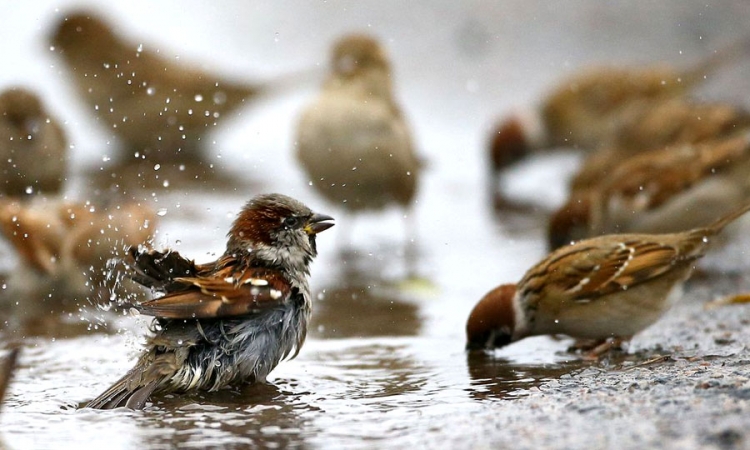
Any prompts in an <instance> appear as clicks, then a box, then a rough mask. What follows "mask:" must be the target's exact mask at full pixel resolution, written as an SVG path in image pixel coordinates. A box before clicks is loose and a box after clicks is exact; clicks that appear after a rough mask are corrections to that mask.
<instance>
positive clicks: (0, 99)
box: [0, 87, 44, 138]
mask: <svg viewBox="0 0 750 450" xmlns="http://www.w3.org/2000/svg"><path fill="white" fill-rule="evenodd" d="M0 114H2V120H4V121H6V122H7V123H8V124H10V125H11V126H13V127H15V128H16V129H18V130H19V132H20V134H21V135H23V137H24V138H26V137H27V136H29V135H32V134H34V131H35V129H36V128H37V126H38V125H39V123H40V122H41V121H42V120H43V119H44V108H43V107H42V103H41V102H40V101H39V97H37V96H36V95H35V94H34V93H33V92H31V91H29V90H27V89H24V88H20V87H15V88H11V89H8V90H6V91H4V92H3V93H2V94H0Z"/></svg>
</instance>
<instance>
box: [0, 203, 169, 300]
mask: <svg viewBox="0 0 750 450" xmlns="http://www.w3.org/2000/svg"><path fill="white" fill-rule="evenodd" d="M156 218H157V216H156V212H155V211H154V209H153V208H151V207H150V206H148V205H146V204H143V203H137V202H130V201H127V202H121V203H117V204H115V203H114V202H113V203H112V204H110V205H97V204H95V203H91V202H73V201H68V200H62V199H46V198H42V197H39V198H37V199H35V200H34V201H33V202H29V203H26V202H19V201H16V200H9V199H0V233H1V234H2V236H3V237H4V238H5V239H6V240H7V241H8V242H9V243H10V244H11V246H12V248H13V249H14V251H15V252H16V253H17V254H18V256H19V259H20V262H21V264H20V266H19V268H18V270H17V271H16V273H15V274H14V275H15V277H12V278H11V279H10V280H9V281H8V286H9V288H10V289H12V290H18V291H23V290H29V289H36V288H39V287H40V286H45V287H47V288H49V287H50V286H54V289H53V290H55V291H59V292H58V293H60V294H62V295H63V296H64V295H68V294H85V295H87V296H90V294H91V292H92V291H96V290H97V289H98V288H99V287H102V284H103V283H104V281H105V280H106V278H107V275H108V267H107V263H108V261H109V260H110V259H111V258H113V257H115V256H116V255H117V254H118V253H120V254H121V253H122V250H123V248H124V247H131V246H138V245H141V244H144V243H146V242H148V241H149V240H150V239H151V238H152V236H153V233H154V232H155V226H156V222H157V220H156Z"/></svg>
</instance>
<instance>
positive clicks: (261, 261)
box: [87, 194, 333, 409]
mask: <svg viewBox="0 0 750 450" xmlns="http://www.w3.org/2000/svg"><path fill="white" fill-rule="evenodd" d="M330 220H333V218H331V217H329V216H326V215H322V214H314V213H313V212H312V211H311V210H310V209H309V208H308V207H307V206H305V205H303V204H302V203H300V202H298V201H296V200H294V199H292V198H289V197H287V196H284V195H279V194H268V195H259V196H257V197H255V198H253V199H252V200H251V201H250V202H248V203H247V205H245V207H244V208H243V209H242V211H241V212H240V214H239V215H238V216H237V219H236V220H235V221H234V224H233V225H232V228H231V229H230V231H229V233H228V235H227V236H228V241H227V248H226V251H225V252H224V254H223V255H222V256H221V257H220V258H219V259H218V260H216V261H214V262H210V263H207V264H195V263H194V262H193V261H191V260H188V259H185V258H183V257H182V256H180V255H179V254H178V253H176V252H172V251H167V252H158V251H154V250H151V251H142V250H137V249H132V250H131V255H132V261H131V268H132V271H133V273H132V279H133V280H134V281H136V282H138V283H140V284H142V285H143V286H145V287H148V288H151V289H153V290H155V291H157V292H161V293H163V294H164V295H163V296H162V297H159V298H156V299H154V300H150V301H147V302H143V303H140V304H137V305H135V306H134V307H135V308H136V309H137V310H138V311H140V312H141V314H146V315H149V316H154V317H155V329H156V332H155V335H154V336H152V337H151V338H149V340H148V343H147V344H146V351H145V353H143V354H142V355H141V357H140V358H139V359H138V362H137V363H136V365H135V367H133V369H131V370H130V371H129V372H128V373H127V374H125V376H124V377H123V378H121V379H120V380H119V381H117V382H116V383H115V384H114V385H113V386H112V387H111V388H109V389H107V390H106V391H105V392H104V393H103V394H101V395H100V396H99V397H97V398H96V399H94V400H92V401H91V402H89V404H88V405H87V406H88V407H90V408H98V409H112V408H117V407H120V406H125V407H128V408H132V409H141V408H143V406H144V405H145V403H146V401H147V400H148V399H149V397H150V396H151V394H152V393H154V392H163V393H168V392H183V393H184V392H192V391H197V390H204V391H216V390H219V389H221V388H223V387H226V386H229V385H231V384H235V383H264V382H265V380H266V377H267V376H268V374H269V373H270V372H271V371H272V370H273V369H274V368H275V367H276V365H277V364H278V363H279V362H280V361H281V360H282V359H284V358H286V357H288V356H289V355H292V358H293V357H294V356H296V355H297V353H298V352H299V351H300V348H301V347H302V344H303V342H304V341H305V336H306V334H307V324H308V322H309V320H310V311H311V306H312V299H311V297H310V289H309V286H308V276H309V273H310V263H311V262H312V259H313V258H314V257H315V256H316V255H317V246H316V240H315V237H316V235H317V234H318V233H320V232H322V231H324V230H327V229H328V228H330V227H331V226H333V223H331V222H329V221H330Z"/></svg>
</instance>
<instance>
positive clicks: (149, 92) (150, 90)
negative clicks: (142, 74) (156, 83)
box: [146, 86, 156, 95]
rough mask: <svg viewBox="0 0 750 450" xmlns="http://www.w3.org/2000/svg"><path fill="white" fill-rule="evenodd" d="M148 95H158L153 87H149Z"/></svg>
mask: <svg viewBox="0 0 750 450" xmlns="http://www.w3.org/2000/svg"><path fill="white" fill-rule="evenodd" d="M146 94H148V95H154V94H156V88H155V87H153V86H152V87H149V88H148V89H146Z"/></svg>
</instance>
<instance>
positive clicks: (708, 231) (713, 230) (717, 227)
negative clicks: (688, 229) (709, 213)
mask: <svg viewBox="0 0 750 450" xmlns="http://www.w3.org/2000/svg"><path fill="white" fill-rule="evenodd" d="M748 211H750V203H748V204H746V205H743V206H741V207H739V208H737V209H735V210H734V211H732V212H730V213H727V214H726V215H724V216H722V217H720V218H719V219H717V220H716V222H714V223H712V224H711V225H709V226H707V227H706V228H704V229H702V230H698V231H699V232H702V233H703V234H705V235H707V236H713V235H715V234H718V233H720V232H721V230H723V229H724V228H725V227H726V226H727V225H729V224H730V223H732V222H734V221H735V220H737V219H738V218H739V217H740V216H743V215H744V214H745V213H747V212H748Z"/></svg>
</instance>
